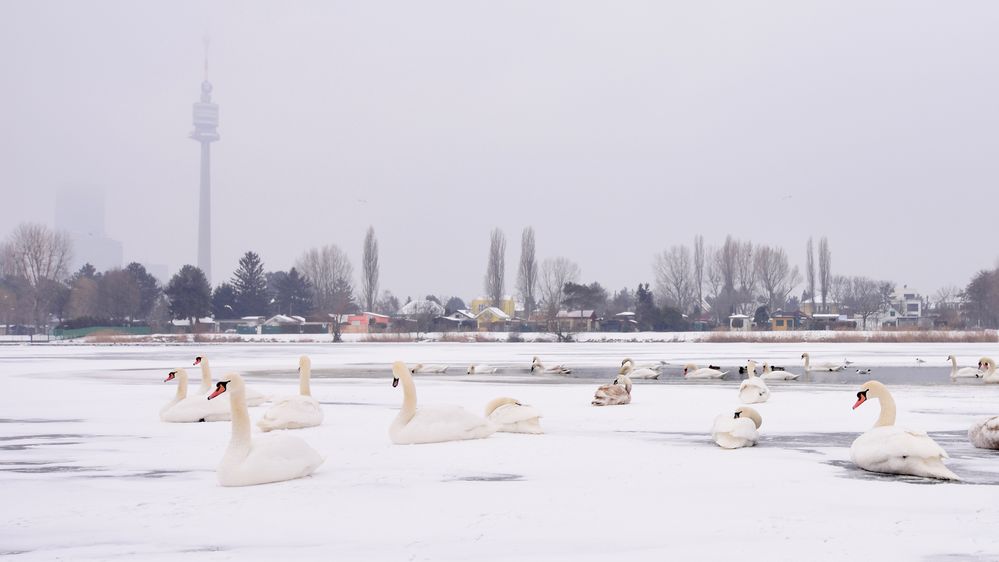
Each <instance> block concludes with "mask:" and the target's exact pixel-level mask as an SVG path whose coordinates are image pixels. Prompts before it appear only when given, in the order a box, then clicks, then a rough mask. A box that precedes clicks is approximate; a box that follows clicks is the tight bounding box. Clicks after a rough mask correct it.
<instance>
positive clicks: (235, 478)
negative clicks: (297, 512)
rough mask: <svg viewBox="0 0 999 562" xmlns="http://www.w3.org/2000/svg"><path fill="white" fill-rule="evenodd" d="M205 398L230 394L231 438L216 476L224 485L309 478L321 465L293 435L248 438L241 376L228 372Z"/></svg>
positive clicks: (247, 419)
mask: <svg viewBox="0 0 999 562" xmlns="http://www.w3.org/2000/svg"><path fill="white" fill-rule="evenodd" d="M224 379H225V380H222V381H219V383H218V384H217V385H215V392H213V393H211V394H210V395H208V400H209V401H211V400H213V399H215V398H217V397H218V396H219V395H221V394H222V393H228V394H229V404H230V409H231V410H232V437H231V438H230V439H229V447H228V448H226V451H225V454H224V455H223V456H222V462H221V463H219V466H218V469H216V474H217V475H218V479H219V484H221V485H223V486H253V485H256V484H267V483H270V482H281V481H283V480H293V479H295V478H302V477H303V476H308V475H310V474H312V473H313V471H315V470H316V468H318V467H319V465H321V464H322V463H323V457H321V456H320V455H319V453H317V452H316V451H315V449H313V448H312V447H310V446H309V445H308V443H306V442H305V441H303V440H302V439H300V438H299V437H296V436H294V435H289V434H287V433H276V434H274V433H272V434H270V435H264V436H261V437H258V438H257V439H254V438H253V437H252V436H251V435H250V412H249V410H247V407H246V384H245V383H244V382H243V377H241V376H239V375H238V374H236V373H229V374H228V375H226V376H225V377H224Z"/></svg>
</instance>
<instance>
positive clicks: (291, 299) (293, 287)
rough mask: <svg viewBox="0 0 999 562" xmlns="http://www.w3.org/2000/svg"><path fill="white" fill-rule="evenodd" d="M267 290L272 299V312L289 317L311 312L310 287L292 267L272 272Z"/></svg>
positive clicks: (307, 281) (306, 280)
mask: <svg viewBox="0 0 999 562" xmlns="http://www.w3.org/2000/svg"><path fill="white" fill-rule="evenodd" d="M268 288H269V289H270V290H271V294H272V295H273V298H274V311H275V312H276V313H278V314H287V315H289V316H305V315H306V314H308V313H309V311H310V310H312V286H311V285H310V284H309V280H308V279H306V278H305V277H303V276H302V275H300V274H299V273H298V270H297V269H295V268H294V267H293V268H291V269H290V270H288V271H287V272H284V271H277V272H274V274H273V275H272V276H270V277H269V281H268Z"/></svg>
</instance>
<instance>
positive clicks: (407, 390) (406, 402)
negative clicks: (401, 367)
mask: <svg viewBox="0 0 999 562" xmlns="http://www.w3.org/2000/svg"><path fill="white" fill-rule="evenodd" d="M401 378H402V410H401V411H400V412H399V417H400V418H402V419H404V420H406V421H407V422H408V421H409V420H411V419H412V418H413V416H414V415H416V384H415V383H414V382H413V376H412V375H411V374H409V373H408V372H406V373H402V377H401Z"/></svg>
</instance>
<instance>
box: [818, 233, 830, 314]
mask: <svg viewBox="0 0 999 562" xmlns="http://www.w3.org/2000/svg"><path fill="white" fill-rule="evenodd" d="M831 268H832V254H831V253H830V252H829V240H828V239H827V238H826V237H825V236H823V237H822V239H821V240H819V293H820V294H821V295H822V308H823V310H825V311H826V312H829V302H828V301H827V300H826V297H827V296H828V295H829V288H830V287H829V285H830V282H831V281H832V269H831Z"/></svg>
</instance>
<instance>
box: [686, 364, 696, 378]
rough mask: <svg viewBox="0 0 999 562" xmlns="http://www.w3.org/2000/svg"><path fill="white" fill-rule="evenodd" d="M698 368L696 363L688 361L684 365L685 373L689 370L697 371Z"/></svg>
mask: <svg viewBox="0 0 999 562" xmlns="http://www.w3.org/2000/svg"><path fill="white" fill-rule="evenodd" d="M696 370H697V365H694V364H693V363H687V364H686V365H684V366H683V374H684V375H686V374H687V372H689V371H696Z"/></svg>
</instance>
